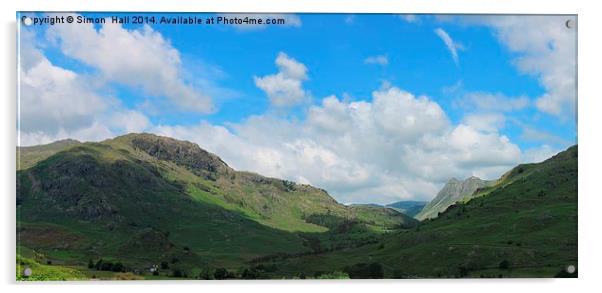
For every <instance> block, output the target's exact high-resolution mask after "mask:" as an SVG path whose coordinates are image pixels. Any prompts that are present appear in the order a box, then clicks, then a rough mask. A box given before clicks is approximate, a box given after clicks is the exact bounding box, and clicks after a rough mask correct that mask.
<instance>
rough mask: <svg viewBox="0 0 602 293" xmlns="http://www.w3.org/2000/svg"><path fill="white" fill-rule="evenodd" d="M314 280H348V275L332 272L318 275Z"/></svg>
mask: <svg viewBox="0 0 602 293" xmlns="http://www.w3.org/2000/svg"><path fill="white" fill-rule="evenodd" d="M316 279H349V275H348V274H346V273H343V272H332V273H328V274H322V275H319V276H318V277H317V278H316Z"/></svg>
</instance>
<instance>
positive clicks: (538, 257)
mask: <svg viewBox="0 0 602 293" xmlns="http://www.w3.org/2000/svg"><path fill="white" fill-rule="evenodd" d="M504 261H507V263H508V264H509V268H508V269H505V268H504V266H503V265H502V266H501V268H500V264H501V263H502V262H504ZM372 262H379V263H381V264H382V265H383V267H384V271H385V277H389V278H391V277H396V278H415V277H419V278H420V277H466V276H468V277H480V276H487V277H497V276H500V275H502V276H520V277H553V276H555V275H556V274H557V273H558V272H559V271H561V270H562V268H564V267H566V266H567V265H571V264H572V265H575V266H577V147H576V146H574V147H571V148H569V149H568V150H567V151H565V152H562V153H560V154H558V155H556V156H555V157H553V158H551V159H549V160H547V161H545V162H543V163H539V164H529V165H520V166H518V167H516V168H514V169H513V170H512V171H510V172H509V173H507V174H506V175H504V176H503V177H502V178H501V179H500V181H499V182H498V184H497V185H496V187H494V188H489V189H487V190H483V191H481V196H479V197H476V198H474V199H472V200H470V201H468V202H466V203H465V204H457V205H454V206H452V207H450V208H449V209H448V210H447V211H446V212H444V213H443V214H442V216H441V217H439V218H437V219H433V220H428V221H426V222H424V223H422V224H421V225H420V226H419V227H418V228H416V229H414V230H413V231H404V232H400V233H397V234H395V235H391V236H388V237H385V238H384V240H382V241H381V242H380V243H377V244H373V245H366V246H362V247H359V248H357V249H348V250H344V251H335V252H331V253H325V254H318V255H311V256H306V257H301V258H290V259H287V260H286V261H281V262H279V263H278V266H279V267H280V268H281V271H280V273H281V274H284V275H285V276H288V277H292V276H295V275H297V274H299V273H304V274H307V275H311V274H313V273H314V272H316V271H340V270H342V269H343V268H344V267H345V266H349V265H353V264H357V263H372Z"/></svg>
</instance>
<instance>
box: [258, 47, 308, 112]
mask: <svg viewBox="0 0 602 293" xmlns="http://www.w3.org/2000/svg"><path fill="white" fill-rule="evenodd" d="M276 66H277V67H278V73H276V74H272V75H266V76H263V77H257V76H255V77H254V80H255V85H256V86H257V87H258V88H260V89H261V90H263V91H264V92H265V93H266V95H267V96H268V98H269V99H270V102H271V103H272V104H273V105H274V106H277V107H284V106H293V105H296V104H301V103H304V102H306V101H307V100H308V98H309V96H308V93H307V92H306V91H305V90H304V89H303V85H302V83H303V81H305V80H307V67H305V65H304V64H303V63H300V62H298V61H297V60H295V59H293V58H290V57H289V56H288V55H286V54H285V53H283V52H280V53H279V54H278V56H277V57H276Z"/></svg>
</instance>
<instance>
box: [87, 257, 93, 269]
mask: <svg viewBox="0 0 602 293" xmlns="http://www.w3.org/2000/svg"><path fill="white" fill-rule="evenodd" d="M88 268H89V269H92V268H94V261H93V260H92V259H90V260H89V261H88Z"/></svg>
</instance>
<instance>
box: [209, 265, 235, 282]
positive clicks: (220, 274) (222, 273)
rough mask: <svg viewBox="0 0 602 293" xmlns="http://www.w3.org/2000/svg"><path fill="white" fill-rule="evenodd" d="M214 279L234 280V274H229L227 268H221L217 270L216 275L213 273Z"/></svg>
mask: <svg viewBox="0 0 602 293" xmlns="http://www.w3.org/2000/svg"><path fill="white" fill-rule="evenodd" d="M213 277H214V278H215V279H216V280H225V279H229V278H234V274H232V273H230V272H228V270H227V269H225V268H219V269H216V270H215V273H213Z"/></svg>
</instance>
